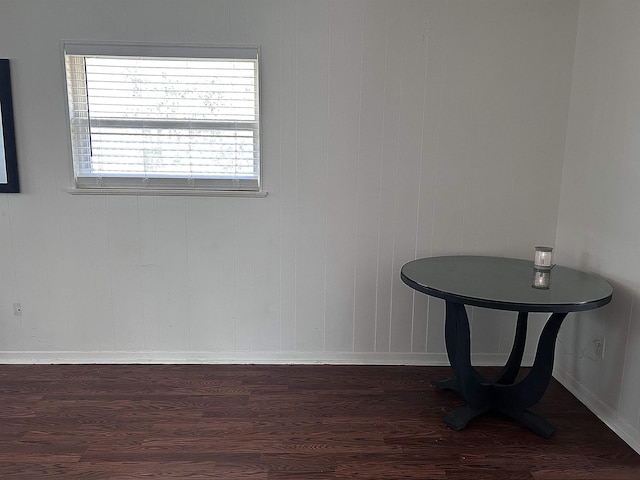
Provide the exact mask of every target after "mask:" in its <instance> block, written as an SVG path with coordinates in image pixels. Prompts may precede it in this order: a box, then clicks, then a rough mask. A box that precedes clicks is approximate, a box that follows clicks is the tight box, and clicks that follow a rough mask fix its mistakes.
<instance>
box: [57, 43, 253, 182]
mask: <svg viewBox="0 0 640 480" xmlns="http://www.w3.org/2000/svg"><path fill="white" fill-rule="evenodd" d="M65 67H66V74H67V92H68V98H69V113H70V129H71V143H72V153H73V165H74V176H75V181H76V187H77V188H79V189H82V188H103V189H109V188H116V189H123V188H124V189H130V188H132V189H135V190H143V189H154V190H155V189H159V190H163V189H169V190H182V189H184V190H191V189H196V190H198V189H203V190H241V191H242V190H245V191H258V190H260V138H259V137H260V129H259V124H260V122H259V86H258V49H257V48H247V47H242V48H235V47H160V46H135V47H132V46H122V45H117V46H114V45H77V44H71V45H66V46H65Z"/></svg>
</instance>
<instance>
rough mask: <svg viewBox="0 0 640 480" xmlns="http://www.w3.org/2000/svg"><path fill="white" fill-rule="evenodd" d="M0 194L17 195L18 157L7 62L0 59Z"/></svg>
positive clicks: (18, 187)
mask: <svg viewBox="0 0 640 480" xmlns="http://www.w3.org/2000/svg"><path fill="white" fill-rule="evenodd" d="M0 118H1V119H2V121H1V122H0V193H17V192H19V191H20V184H19V182H18V156H17V155H16V135H15V130H14V125H13V102H12V101H11V74H10V71H9V60H6V59H0Z"/></svg>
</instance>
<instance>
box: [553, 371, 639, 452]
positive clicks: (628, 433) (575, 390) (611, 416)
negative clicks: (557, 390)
mask: <svg viewBox="0 0 640 480" xmlns="http://www.w3.org/2000/svg"><path fill="white" fill-rule="evenodd" d="M553 376H554V378H555V379H556V380H558V381H559V382H560V383H561V384H562V385H564V387H565V388H566V389H567V390H569V391H570V392H571V393H572V394H573V395H574V396H575V397H576V398H577V399H578V400H580V401H581V402H582V403H583V404H584V405H585V406H586V407H587V408H588V409H589V410H591V411H592V412H593V413H594V414H595V415H596V416H597V417H598V418H599V419H600V420H602V421H603V422H604V423H605V424H606V425H607V426H608V427H609V428H610V429H611V430H613V432H615V433H616V435H618V436H619V437H620V438H621V439H622V440H624V441H625V442H626V443H627V444H628V445H629V446H630V447H631V448H633V449H634V450H635V451H636V452H638V453H639V454H640V430H638V429H637V428H635V427H634V426H633V425H631V424H629V423H628V422H627V421H626V420H625V419H624V418H622V417H621V416H620V415H618V413H617V412H616V411H615V410H613V409H612V408H611V407H609V406H608V405H607V404H605V403H603V402H601V401H600V400H599V399H598V398H597V397H596V396H595V395H593V393H592V392H591V391H590V390H589V389H587V388H586V387H585V386H584V385H582V384H581V383H579V382H578V381H577V380H576V379H575V378H573V377H572V376H571V375H570V374H569V373H568V372H567V371H566V370H563V369H561V368H558V367H556V368H554V370H553Z"/></svg>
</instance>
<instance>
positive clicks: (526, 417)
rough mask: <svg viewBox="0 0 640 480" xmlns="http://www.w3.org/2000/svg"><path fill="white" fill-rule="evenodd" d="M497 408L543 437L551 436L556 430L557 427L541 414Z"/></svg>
mask: <svg viewBox="0 0 640 480" xmlns="http://www.w3.org/2000/svg"><path fill="white" fill-rule="evenodd" d="M496 410H497V411H498V412H499V413H502V414H503V415H506V416H508V417H509V418H511V419H513V420H515V421H516V422H518V423H520V424H521V425H524V426H525V427H527V428H529V429H530V430H532V431H533V432H534V433H537V434H538V435H540V436H541V437H542V438H549V437H551V436H552V435H553V434H554V433H555V432H556V428H555V427H554V426H553V425H551V424H550V423H549V422H547V421H546V420H545V419H544V418H543V417H541V416H540V415H538V414H536V413H533V412H531V411H529V410H503V409H496Z"/></svg>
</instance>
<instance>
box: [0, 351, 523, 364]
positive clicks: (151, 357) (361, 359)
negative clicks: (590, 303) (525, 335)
mask: <svg viewBox="0 0 640 480" xmlns="http://www.w3.org/2000/svg"><path fill="white" fill-rule="evenodd" d="M506 360H507V355H503V354H474V355H473V356H472V361H473V364H474V365H504V363H505V362H506ZM532 361H533V358H528V357H525V359H524V362H523V364H524V365H530V364H531V362H532ZM0 363H15V364H18V363H20V364H63V363H76V364H81V363H85V364H92V363H96V364H99V363H131V364H136V363H138V364H144V363H146V364H149V363H174V364H185V363H204V364H207V363H211V364H215V363H236V364H294V363H299V364H363V365H425V366H446V365H449V360H448V358H447V355H446V354H445V353H393V352H391V353H390V352H379V353H371V352H368V353H353V352H253V351H252V352H249V351H247V352H239V351H234V352H160V351H153V352H141V351H135V352H128V351H110V352H79V351H58V352H52V351H42V352H40V351H31V352H21V351H13V352H11V351H5V352H0Z"/></svg>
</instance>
